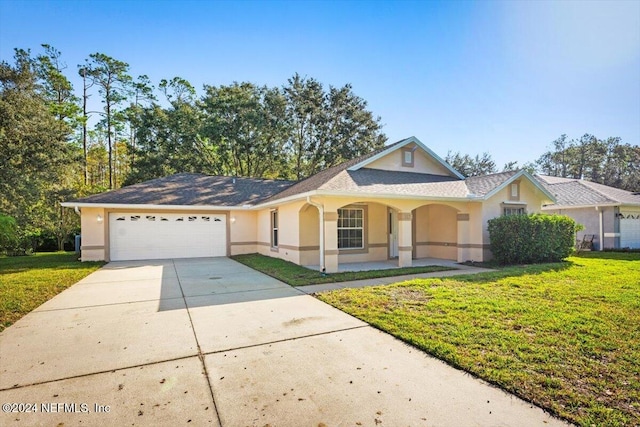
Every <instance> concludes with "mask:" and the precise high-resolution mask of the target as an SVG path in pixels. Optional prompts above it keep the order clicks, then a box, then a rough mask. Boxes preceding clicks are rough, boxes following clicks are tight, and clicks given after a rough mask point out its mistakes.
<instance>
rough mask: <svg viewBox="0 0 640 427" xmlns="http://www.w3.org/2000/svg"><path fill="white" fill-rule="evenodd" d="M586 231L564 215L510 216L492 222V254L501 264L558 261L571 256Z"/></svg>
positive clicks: (490, 225) (490, 221)
mask: <svg viewBox="0 0 640 427" xmlns="http://www.w3.org/2000/svg"><path fill="white" fill-rule="evenodd" d="M581 228H582V226H581V225H579V224H577V223H576V222H575V221H574V220H573V219H572V218H569V217H567V216H564V215H545V214H531V215H509V216H501V217H498V218H494V219H491V220H489V236H490V237H491V252H493V256H494V257H495V259H496V261H497V262H499V263H500V264H532V263H539V262H557V261H561V260H563V259H564V258H566V257H568V256H569V255H571V253H572V252H573V250H574V245H575V233H576V231H578V230H580V229H581Z"/></svg>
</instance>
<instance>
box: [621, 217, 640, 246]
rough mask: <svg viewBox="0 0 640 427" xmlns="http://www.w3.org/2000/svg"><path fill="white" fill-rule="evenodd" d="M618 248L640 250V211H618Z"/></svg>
mask: <svg viewBox="0 0 640 427" xmlns="http://www.w3.org/2000/svg"><path fill="white" fill-rule="evenodd" d="M619 218H620V247H623V248H634V249H637V248H640V209H620V215H619Z"/></svg>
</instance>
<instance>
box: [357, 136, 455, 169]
mask: <svg viewBox="0 0 640 427" xmlns="http://www.w3.org/2000/svg"><path fill="white" fill-rule="evenodd" d="M407 150H410V151H413V153H414V157H413V161H414V166H413V167H405V166H403V163H402V156H403V155H404V154H403V152H404V151H407ZM362 168H371V169H382V170H391V171H401V172H412V173H427V174H432V175H443V176H451V177H456V178H458V179H464V176H463V175H462V174H461V173H460V172H458V171H457V170H455V169H454V168H453V167H452V166H451V165H450V164H448V163H447V162H445V161H444V160H443V159H442V158H441V157H440V156H438V155H437V154H436V153H434V152H433V151H432V150H431V149H429V148H428V147H427V146H426V145H424V144H423V143H422V142H421V141H420V140H419V139H418V138H416V137H415V136H412V137H410V138H407V139H403V140H402V141H399V142H397V143H396V144H393V145H390V146H388V147H386V148H385V149H384V150H382V151H380V152H378V153H376V154H375V155H372V156H370V157H368V158H366V159H364V160H362V161H360V162H358V163H356V164H354V165H352V166H350V167H349V168H348V170H349V171H356V170H359V169H362Z"/></svg>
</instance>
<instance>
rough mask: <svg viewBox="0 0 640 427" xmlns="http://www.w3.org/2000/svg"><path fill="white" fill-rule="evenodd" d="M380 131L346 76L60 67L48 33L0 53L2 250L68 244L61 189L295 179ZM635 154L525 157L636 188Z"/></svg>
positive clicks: (571, 149) (615, 144)
mask: <svg viewBox="0 0 640 427" xmlns="http://www.w3.org/2000/svg"><path fill="white" fill-rule="evenodd" d="M75 73H77V76H78V77H79V79H80V81H81V82H82V85H81V87H79V88H74V87H73V85H72V83H71V81H70V79H69V76H71V75H72V74H75ZM94 100H99V101H100V102H99V105H100V108H95V107H92V105H96V102H94ZM386 141H387V138H386V136H385V134H384V133H383V132H382V124H381V119H380V118H379V117H376V116H375V115H374V114H373V113H372V112H371V111H370V110H369V109H368V108H367V102H366V101H365V100H364V99H362V98H361V97H359V96H358V95H356V94H355V93H354V92H353V88H352V86H351V85H350V84H345V85H344V86H340V87H334V86H331V85H329V86H325V85H323V84H322V83H321V82H319V81H318V80H316V79H314V78H312V77H304V76H300V75H298V74H295V75H293V76H292V77H291V78H289V79H288V80H287V82H285V83H284V84H283V85H282V86H277V87H268V86H266V85H258V84H255V83H250V82H234V83H232V84H229V85H209V84H205V85H204V87H203V88H202V91H201V92H200V93H199V92H198V91H196V89H195V88H194V87H193V85H192V84H191V83H190V82H189V81H188V80H186V79H184V78H182V77H173V78H168V79H163V80H160V81H159V82H157V84H154V82H152V81H151V79H150V78H149V77H148V76H146V75H141V76H138V77H135V78H134V77H133V76H132V75H131V73H130V66H129V64H128V63H126V62H124V61H121V60H118V59H115V58H112V57H110V56H108V55H105V54H103V53H94V54H90V55H88V57H87V58H86V60H85V61H84V62H83V63H82V64H78V65H77V66H76V67H68V66H67V64H66V63H65V62H64V60H63V58H62V54H61V52H60V51H58V50H57V49H55V48H54V47H52V46H50V45H42V50H41V52H40V53H38V54H32V53H31V51H29V50H24V49H16V50H15V55H14V58H13V61H12V62H9V61H2V62H0V251H3V250H4V251H5V252H15V253H24V252H27V251H29V250H31V249H33V248H37V247H40V248H41V247H43V244H45V245H47V244H48V245H49V246H51V249H55V248H62V247H63V245H64V243H65V241H68V240H69V236H70V235H71V233H73V232H76V231H77V230H78V229H79V221H78V217H77V215H75V213H73V211H71V210H68V209H62V208H61V207H60V202H61V201H65V200H70V199H73V198H77V197H82V196H85V195H89V194H93V193H98V192H102V191H105V190H109V189H114V188H119V187H121V186H122V185H128V184H133V183H137V182H141V181H145V180H148V179H152V178H157V177H162V176H167V175H170V174H173V173H178V172H196V173H206V174H212V175H234V176H244V177H255V178H281V179H294V180H299V179H303V178H306V177H308V176H310V175H313V174H314V173H317V172H318V171H320V170H322V169H325V168H328V167H331V166H334V165H336V164H338V163H341V162H343V161H345V160H348V159H351V158H354V157H356V156H359V155H362V154H365V153H367V152H370V151H372V150H374V149H377V148H380V147H382V146H384V144H385V142H386ZM638 158H639V153H638V147H637V146H630V145H629V144H623V143H622V142H621V141H620V140H619V138H608V139H606V140H604V141H603V140H599V139H597V138H595V137H592V136H588V135H585V136H584V137H583V138H581V139H579V140H570V141H568V140H567V137H566V136H564V135H563V136H562V137H560V138H559V139H558V140H556V141H554V143H553V146H552V149H551V150H550V151H549V152H548V153H545V155H543V156H542V157H541V158H540V159H538V160H537V161H536V162H535V163H527V164H525V165H522V166H521V167H524V168H527V169H530V170H532V171H533V170H540V171H542V172H544V173H548V174H552V175H560V176H575V175H576V174H577V175H579V176H584V177H585V178H588V179H593V180H594V181H597V182H603V183H605V184H608V185H615V186H619V187H622V188H629V189H631V188H636V189H637V187H638ZM446 160H447V161H449V162H450V163H451V164H452V165H453V166H454V167H455V168H457V169H458V170H460V171H461V172H462V173H463V174H464V175H466V176H473V175H480V174H485V173H492V172H496V171H497V167H496V164H495V162H494V161H493V160H492V159H491V156H490V155H489V154H487V153H484V154H482V155H478V156H475V157H471V156H469V155H467V154H460V153H448V155H447V158H446ZM518 167H519V165H517V163H515V162H511V163H509V164H507V165H505V167H504V168H505V169H514V168H518Z"/></svg>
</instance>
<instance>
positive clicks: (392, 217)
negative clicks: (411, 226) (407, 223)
mask: <svg viewBox="0 0 640 427" xmlns="http://www.w3.org/2000/svg"><path fill="white" fill-rule="evenodd" d="M389 258H398V214H397V213H396V211H394V210H389Z"/></svg>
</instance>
